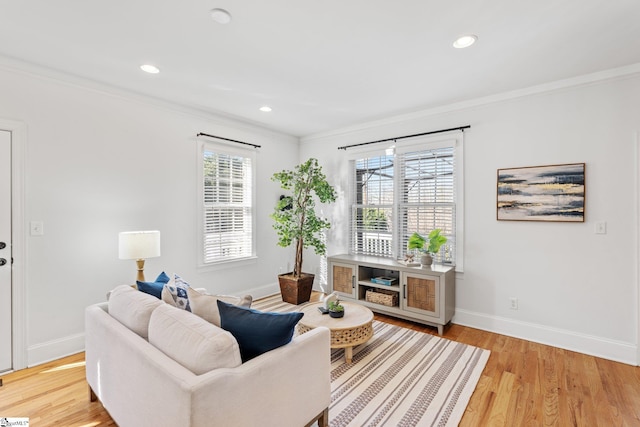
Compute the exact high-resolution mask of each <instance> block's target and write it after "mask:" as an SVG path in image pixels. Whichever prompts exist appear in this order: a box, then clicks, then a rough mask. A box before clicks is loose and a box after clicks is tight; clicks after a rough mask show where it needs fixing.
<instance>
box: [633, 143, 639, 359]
mask: <svg viewBox="0 0 640 427" xmlns="http://www.w3.org/2000/svg"><path fill="white" fill-rule="evenodd" d="M633 149H634V150H635V154H636V155H635V162H634V163H635V164H634V165H633V166H634V170H635V174H636V180H635V183H634V184H635V189H634V191H633V194H634V197H635V204H634V208H635V217H636V232H635V239H636V242H635V243H636V244H635V251H636V253H635V256H634V257H633V258H634V259H635V260H636V265H635V269H634V270H635V271H634V273H635V276H636V277H635V280H634V282H635V285H636V287H635V291H636V302H637V304H636V313H635V316H636V322H635V324H636V348H637V352H636V366H640V194H639V193H640V141H639V140H638V131H635V132H634V134H633Z"/></svg>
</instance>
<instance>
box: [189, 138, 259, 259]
mask: <svg viewBox="0 0 640 427" xmlns="http://www.w3.org/2000/svg"><path fill="white" fill-rule="evenodd" d="M206 150H209V151H212V152H215V153H218V154H225V155H229V156H243V157H244V158H247V159H249V160H250V161H251V252H252V253H251V255H248V256H246V257H244V258H239V259H231V260H218V261H216V262H211V263H206V262H205V259H204V251H203V249H204V241H203V236H204V234H205V229H204V223H205V217H204V202H203V194H204V167H203V162H204V152H205V151H206ZM197 158H198V160H197V177H198V178H197V179H198V182H197V185H196V188H197V215H198V219H197V224H196V226H197V237H198V238H197V240H196V241H197V245H198V249H197V254H198V261H197V268H198V271H208V270H217V269H220V268H228V267H239V266H243V265H250V264H255V262H256V260H257V252H256V251H257V246H258V242H257V237H256V236H257V231H256V224H257V218H256V216H257V214H256V212H257V207H256V200H257V195H256V179H257V178H256V175H257V172H256V170H257V163H258V156H257V153H256V150H255V149H251V148H248V147H242V146H238V145H237V144H233V143H229V142H226V141H223V140H215V141H212V140H206V141H205V140H199V141H198V154H197Z"/></svg>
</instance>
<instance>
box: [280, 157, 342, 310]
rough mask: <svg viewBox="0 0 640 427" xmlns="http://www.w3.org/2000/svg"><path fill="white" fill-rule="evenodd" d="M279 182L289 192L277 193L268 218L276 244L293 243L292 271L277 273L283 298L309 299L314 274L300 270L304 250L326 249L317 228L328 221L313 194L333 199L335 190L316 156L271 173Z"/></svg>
mask: <svg viewBox="0 0 640 427" xmlns="http://www.w3.org/2000/svg"><path fill="white" fill-rule="evenodd" d="M271 179H272V180H273V181H278V182H280V187H281V188H282V189H284V190H287V191H288V192H289V193H290V194H289V195H284V196H282V197H280V200H279V201H278V203H277V204H276V207H275V211H274V212H273V213H272V214H271V218H272V219H273V220H274V221H275V223H274V224H273V228H274V229H275V230H276V232H277V233H278V245H279V246H282V247H288V246H290V245H291V244H295V248H296V250H295V261H294V263H293V271H292V272H289V273H285V274H280V275H279V276H278V281H279V282H280V292H281V293H282V300H283V301H285V302H288V303H291V304H301V303H303V302H307V301H309V299H310V297H311V289H312V287H313V279H314V277H315V276H314V275H313V274H311V273H303V272H302V254H303V250H304V249H305V248H308V247H312V248H313V249H314V250H315V253H316V254H318V255H324V254H325V253H326V245H325V243H324V242H323V241H322V240H321V239H320V232H321V231H323V230H326V229H328V228H329V227H330V226H331V224H330V223H329V221H327V220H326V219H325V218H320V217H319V216H318V214H317V213H316V211H315V197H317V199H318V200H319V201H320V202H321V203H328V202H334V201H335V200H336V192H335V190H334V189H333V187H332V186H331V185H330V184H329V183H328V182H327V177H326V176H325V175H324V173H322V167H321V166H320V165H319V164H318V160H317V159H314V158H311V159H309V160H307V161H306V162H304V163H302V164H299V165H298V166H296V167H295V168H294V170H283V171H282V172H276V173H274V174H273V176H272V177H271Z"/></svg>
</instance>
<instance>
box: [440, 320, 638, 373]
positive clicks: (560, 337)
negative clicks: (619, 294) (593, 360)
mask: <svg viewBox="0 0 640 427" xmlns="http://www.w3.org/2000/svg"><path fill="white" fill-rule="evenodd" d="M451 322H452V323H455V324H456V325H462V326H468V327H470V328H476V329H481V330H484V331H489V332H493V333H496V334H501V335H506V336H510V337H514V338H518V339H523V340H528V341H533V342H537V343H540V344H544V345H549V346H553V347H558V348H563V349H565V350H570V351H576V352H579V353H584V354H589V355H591V356H596V357H601V358H604V359H609V360H614V361H616V362H622V363H626V364H629V365H635V364H636V355H637V351H638V349H637V346H636V345H634V344H633V343H628V342H623V341H616V340H611V339H607V338H603V337H597V336H593V335H587V334H581V333H577V332H573V331H568V330H566V329H559V328H552V327H549V326H544V325H540V324H536V323H529V322H522V321H519V320H513V319H508V318H505V317H500V316H493V315H489V314H485V313H477V312H473V311H468V310H462V309H459V308H456V314H455V315H454V317H453V319H452V320H451Z"/></svg>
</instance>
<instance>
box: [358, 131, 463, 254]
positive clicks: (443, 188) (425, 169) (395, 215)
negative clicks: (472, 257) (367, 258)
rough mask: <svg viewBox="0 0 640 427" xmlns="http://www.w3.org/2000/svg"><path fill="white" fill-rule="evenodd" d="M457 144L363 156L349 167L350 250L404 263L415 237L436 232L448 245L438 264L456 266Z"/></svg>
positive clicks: (458, 201) (429, 145)
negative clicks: (411, 238) (400, 259)
mask: <svg viewBox="0 0 640 427" xmlns="http://www.w3.org/2000/svg"><path fill="white" fill-rule="evenodd" d="M456 141H457V140H456V139H452V140H447V141H443V140H442V139H440V140H439V141H437V142H436V143H427V142H425V143H424V144H414V145H410V146H406V147H404V148H402V150H398V151H397V153H393V154H379V153H373V154H364V155H361V156H358V157H357V158H356V159H354V160H353V161H352V162H351V163H350V164H351V173H352V177H351V183H352V185H351V192H350V194H351V198H352V199H351V200H352V203H351V227H350V251H351V253H354V254H366V255H379V256H384V257H391V258H402V257H403V256H404V254H405V253H406V248H407V241H408V239H409V236H410V235H411V234H413V233H414V232H418V233H420V234H422V235H425V236H426V235H428V234H429V232H430V231H432V230H434V229H436V228H439V229H440V230H442V231H441V234H442V235H444V236H445V237H446V238H447V239H448V241H447V243H446V244H444V245H443V246H442V247H441V248H440V251H439V253H438V254H436V262H438V263H443V264H456V255H457V254H456V242H457V234H458V233H457V232H458V230H457V226H456V223H457V218H456V211H457V208H458V206H459V205H460V200H461V197H460V195H459V194H458V187H459V186H458V182H459V179H458V178H459V177H458V175H457V170H456V156H457V155H459V154H458V153H459V151H458V147H456Z"/></svg>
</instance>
